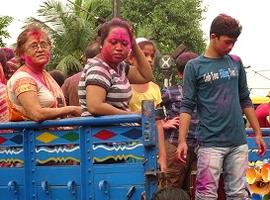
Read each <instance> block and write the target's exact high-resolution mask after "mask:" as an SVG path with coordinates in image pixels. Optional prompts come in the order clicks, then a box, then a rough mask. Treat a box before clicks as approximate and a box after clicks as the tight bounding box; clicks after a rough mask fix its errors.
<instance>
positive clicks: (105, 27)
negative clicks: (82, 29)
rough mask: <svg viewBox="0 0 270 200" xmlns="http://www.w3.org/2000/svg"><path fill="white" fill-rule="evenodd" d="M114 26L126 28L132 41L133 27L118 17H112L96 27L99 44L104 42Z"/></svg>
mask: <svg viewBox="0 0 270 200" xmlns="http://www.w3.org/2000/svg"><path fill="white" fill-rule="evenodd" d="M115 27H121V28H124V29H126V30H127V32H128V34H129V37H130V41H132V37H133V28H132V26H131V25H130V24H129V23H128V22H127V21H125V20H123V19H120V18H117V17H116V18H112V19H111V20H110V21H108V22H105V23H103V24H102V25H101V26H100V27H99V29H98V38H99V42H100V45H103V44H104V41H105V39H106V38H107V37H108V35H109V33H110V30H111V29H112V28H115Z"/></svg>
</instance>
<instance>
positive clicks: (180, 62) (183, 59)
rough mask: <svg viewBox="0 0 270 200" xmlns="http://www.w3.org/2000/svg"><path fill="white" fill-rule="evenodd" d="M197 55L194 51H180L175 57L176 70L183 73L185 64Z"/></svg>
mask: <svg viewBox="0 0 270 200" xmlns="http://www.w3.org/2000/svg"><path fill="white" fill-rule="evenodd" d="M197 56H198V54H196V53H194V52H184V53H181V54H180V55H179V56H178V57H177V59H176V67H177V71H178V72H179V73H183V72H184V70H185V67H186V64H187V62H188V61H189V60H191V59H193V58H196V57H197Z"/></svg>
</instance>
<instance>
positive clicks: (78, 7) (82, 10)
mask: <svg viewBox="0 0 270 200" xmlns="http://www.w3.org/2000/svg"><path fill="white" fill-rule="evenodd" d="M108 2H110V0H102V1H100V0H90V1H83V0H75V1H74V2H73V1H69V0H68V3H67V4H63V3H61V2H60V1H56V0H48V1H46V2H44V3H43V5H41V7H40V9H39V10H38V11H37V12H38V14H39V16H40V17H41V19H36V18H30V19H29V21H28V23H31V22H38V23H40V24H42V25H43V26H44V27H45V28H46V29H47V30H49V31H50V33H51V37H52V40H53V50H52V51H53V57H52V60H51V62H50V64H49V65H48V66H47V68H48V69H54V68H56V66H57V65H58V64H59V63H61V67H63V65H64V63H63V62H65V61H69V63H67V66H70V60H71V59H69V58H71V57H72V58H73V59H72V60H73V61H74V65H73V66H77V64H76V63H77V62H78V61H79V60H80V58H81V56H82V55H83V52H84V50H85V48H86V46H87V45H88V43H89V42H90V41H92V40H93V38H94V37H95V35H96V28H97V26H98V22H97V21H98V19H99V17H104V18H107V17H108V15H111V12H110V11H111V9H112V8H111V7H112V5H111V4H110V3H108ZM110 5H111V6H110ZM66 70H68V69H65V70H64V71H66ZM71 70H72V69H71Z"/></svg>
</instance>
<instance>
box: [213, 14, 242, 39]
mask: <svg viewBox="0 0 270 200" xmlns="http://www.w3.org/2000/svg"><path fill="white" fill-rule="evenodd" d="M241 31H242V26H241V25H240V23H239V21H238V20H236V19H234V18H233V17H231V16H229V15H226V14H220V15H218V16H217V17H216V18H215V19H214V20H213V22H212V24H211V27H210V35H211V34H215V35H216V36H218V37H220V36H222V35H225V36H228V37H232V38H238V36H239V35H240V33H241Z"/></svg>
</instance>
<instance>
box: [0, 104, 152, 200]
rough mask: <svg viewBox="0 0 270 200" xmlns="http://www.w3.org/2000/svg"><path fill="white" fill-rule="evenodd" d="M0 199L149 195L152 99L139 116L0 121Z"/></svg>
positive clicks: (133, 197) (113, 199)
mask: <svg viewBox="0 0 270 200" xmlns="http://www.w3.org/2000/svg"><path fill="white" fill-rule="evenodd" d="M0 130H6V133H3V134H0V180H1V181H0V196H1V197H0V199H5V200H11V199H12V200H15V199H16V200H30V199H37V200H56V199H59V200H75V199H76V200H86V199H87V200H88V199H91V200H103V199H104V200H107V199H108V200H119V199H121V200H122V199H124V200H128V199H130V200H138V199H147V200H150V199H151V198H152V196H153V193H154V192H156V190H157V180H156V178H157V177H156V175H157V156H156V155H157V152H156V149H157V148H156V143H157V141H156V129H155V111H154V104H153V101H145V102H144V103H143V111H142V115H136V114H132V115H114V116H102V117H95V118H93V117H92V118H91V117H87V118H82V117H78V118H70V119H60V120H48V121H44V122H42V123H36V122H31V121H24V122H8V123H0Z"/></svg>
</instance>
